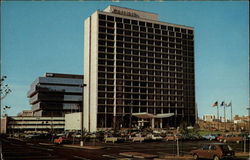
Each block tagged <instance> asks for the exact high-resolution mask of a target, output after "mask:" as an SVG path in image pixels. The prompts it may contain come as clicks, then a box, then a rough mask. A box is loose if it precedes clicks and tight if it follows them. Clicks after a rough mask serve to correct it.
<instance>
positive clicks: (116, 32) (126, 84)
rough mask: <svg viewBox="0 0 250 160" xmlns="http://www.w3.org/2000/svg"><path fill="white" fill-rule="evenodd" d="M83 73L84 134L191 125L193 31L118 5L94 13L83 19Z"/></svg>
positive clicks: (193, 86) (193, 79) (150, 14)
mask: <svg viewBox="0 0 250 160" xmlns="http://www.w3.org/2000/svg"><path fill="white" fill-rule="evenodd" d="M84 74H85V76H84V83H85V84H86V87H85V88H84V127H85V128H86V129H87V130H89V131H96V130H97V129H99V128H112V127H115V128H117V127H118V128H119V127H123V128H127V127H131V126H134V125H137V124H138V123H140V122H141V121H143V122H145V123H144V125H145V126H146V125H147V122H150V123H148V125H149V126H150V125H153V126H150V127H152V128H154V127H160V128H161V127H163V128H164V127H168V126H169V127H171V126H178V125H180V124H181V123H182V122H186V123H187V124H190V125H192V124H194V123H195V75H194V30H193V28H192V27H187V26H184V25H176V24H170V23H167V22H161V21H159V20H158V15H157V14H154V13H150V12H143V11H138V10H133V9H128V8H121V7H117V6H108V7H107V8H106V9H105V10H104V11H96V12H95V13H93V14H92V15H91V16H90V17H88V18H87V19H86V20H85V27H84ZM171 113H172V115H173V116H171V117H169V116H164V115H167V114H171ZM142 119H143V120H142ZM152 121H153V122H154V123H151V122H152Z"/></svg>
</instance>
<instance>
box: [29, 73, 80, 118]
mask: <svg viewBox="0 0 250 160" xmlns="http://www.w3.org/2000/svg"><path fill="white" fill-rule="evenodd" d="M82 83H83V75H74V74H59V73H46V74H45V76H44V77H38V78H37V79H36V80H35V81H34V82H33V83H32V84H31V88H30V90H29V91H28V93H27V96H28V98H29V103H30V104H31V105H32V111H33V116H38V117H47V116H49V117H50V116H51V117H64V115H65V114H66V113H73V112H80V111H81V110H82Z"/></svg>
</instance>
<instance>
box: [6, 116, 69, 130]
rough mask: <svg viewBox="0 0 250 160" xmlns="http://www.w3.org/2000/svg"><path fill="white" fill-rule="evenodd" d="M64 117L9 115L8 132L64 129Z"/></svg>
mask: <svg viewBox="0 0 250 160" xmlns="http://www.w3.org/2000/svg"><path fill="white" fill-rule="evenodd" d="M64 119H65V118H64V117H15V116H12V117H7V121H6V130H7V133H23V132H26V131H33V132H38V131H47V132H56V131H63V130H64V125H65V123H64Z"/></svg>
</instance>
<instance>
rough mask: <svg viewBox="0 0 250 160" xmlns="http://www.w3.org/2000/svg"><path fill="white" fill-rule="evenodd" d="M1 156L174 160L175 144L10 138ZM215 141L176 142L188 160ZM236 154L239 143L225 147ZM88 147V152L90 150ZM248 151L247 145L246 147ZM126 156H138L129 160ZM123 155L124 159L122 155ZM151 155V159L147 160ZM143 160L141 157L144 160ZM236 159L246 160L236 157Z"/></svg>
mask: <svg viewBox="0 0 250 160" xmlns="http://www.w3.org/2000/svg"><path fill="white" fill-rule="evenodd" d="M1 142H2V153H3V157H4V158H5V159H20V158H21V159H24V160H25V159H27V160H30V159H61V160H66V159H76V160H77V159H85V160H86V159H91V160H92V159H122V158H129V159H138V158H143V156H142V154H147V155H149V158H148V159H154V158H162V159H164V158H165V159H167V157H171V158H170V159H178V158H177V157H176V155H177V141H148V142H141V143H140V142H121V143H112V142H108V143H104V142H97V141H92V142H86V143H85V144H84V147H80V145H79V144H78V143H77V142H75V144H61V145H56V144H52V143H50V142H49V141H48V142H43V143H40V142H39V141H35V140H32V141H22V140H18V139H13V138H2V139H1ZM211 142H216V141H207V140H199V141H181V140H180V141H178V145H179V154H180V156H181V157H182V156H184V157H186V159H188V158H189V159H191V155H190V151H191V150H193V149H196V148H199V147H200V146H201V145H202V144H204V143H211ZM228 144H230V146H232V148H233V149H234V150H235V151H236V152H237V153H239V152H242V151H243V149H244V144H243V143H228ZM91 147H92V148H91ZM246 147H248V144H247V145H246ZM130 152H136V153H137V154H138V153H140V154H141V155H137V156H134V157H132V156H131V154H130V155H129V154H128V153H130ZM126 154H127V155H126ZM150 155H151V158H150ZM144 158H145V157H144ZM237 159H247V158H243V157H242V156H241V157H237Z"/></svg>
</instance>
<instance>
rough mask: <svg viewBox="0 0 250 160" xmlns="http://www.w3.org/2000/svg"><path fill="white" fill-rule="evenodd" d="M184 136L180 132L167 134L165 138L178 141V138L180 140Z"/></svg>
mask: <svg viewBox="0 0 250 160" xmlns="http://www.w3.org/2000/svg"><path fill="white" fill-rule="evenodd" d="M181 138H182V137H181V135H180V134H177V135H175V134H167V135H166V137H164V140H166V141H176V140H177V139H178V140H180V139H181Z"/></svg>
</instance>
